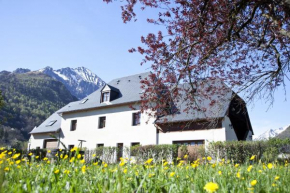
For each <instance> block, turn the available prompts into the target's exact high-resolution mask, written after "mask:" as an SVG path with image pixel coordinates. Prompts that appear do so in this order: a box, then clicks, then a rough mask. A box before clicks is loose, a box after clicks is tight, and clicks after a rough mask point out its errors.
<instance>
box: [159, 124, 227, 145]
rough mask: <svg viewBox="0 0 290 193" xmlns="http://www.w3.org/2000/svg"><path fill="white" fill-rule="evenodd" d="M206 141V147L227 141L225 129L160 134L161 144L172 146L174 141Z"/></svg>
mask: <svg viewBox="0 0 290 193" xmlns="http://www.w3.org/2000/svg"><path fill="white" fill-rule="evenodd" d="M187 140H204V141H205V145H207V144H208V143H209V142H212V141H225V140H226V138H225V129H224V128H218V129H207V130H195V131H180V132H168V133H159V144H172V143H173V141H187Z"/></svg>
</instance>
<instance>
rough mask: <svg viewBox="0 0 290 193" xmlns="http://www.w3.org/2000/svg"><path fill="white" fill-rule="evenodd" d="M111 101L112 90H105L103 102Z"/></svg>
mask: <svg viewBox="0 0 290 193" xmlns="http://www.w3.org/2000/svg"><path fill="white" fill-rule="evenodd" d="M108 101H110V92H103V93H102V102H108Z"/></svg>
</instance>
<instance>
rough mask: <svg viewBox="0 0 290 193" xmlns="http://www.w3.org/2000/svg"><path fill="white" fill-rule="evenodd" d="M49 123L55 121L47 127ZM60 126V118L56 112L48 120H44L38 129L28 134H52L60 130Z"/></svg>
mask: <svg viewBox="0 0 290 193" xmlns="http://www.w3.org/2000/svg"><path fill="white" fill-rule="evenodd" d="M51 121H55V123H54V124H53V125H51V126H50V125H49V123H50V122H51ZM60 124H61V117H60V116H59V114H57V112H55V113H53V114H52V115H51V116H50V117H48V119H46V120H45V121H44V122H43V123H41V125H39V126H38V127H35V128H34V129H33V130H32V131H31V132H30V134H36V133H54V132H57V131H58V130H59V129H60Z"/></svg>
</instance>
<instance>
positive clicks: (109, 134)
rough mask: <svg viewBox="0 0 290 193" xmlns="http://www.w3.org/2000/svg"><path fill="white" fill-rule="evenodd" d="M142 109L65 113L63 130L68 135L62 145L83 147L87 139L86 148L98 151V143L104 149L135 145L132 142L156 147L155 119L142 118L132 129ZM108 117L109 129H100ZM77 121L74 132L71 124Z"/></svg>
mask: <svg viewBox="0 0 290 193" xmlns="http://www.w3.org/2000/svg"><path fill="white" fill-rule="evenodd" d="M134 112H138V110H132V109H130V108H129V107H128V105H124V106H119V107H113V108H112V107H111V108H102V109H99V110H93V111H86V112H78V113H73V114H64V115H63V120H62V123H61V129H62V132H63V135H64V138H63V139H62V142H64V143H65V144H66V145H67V146H68V145H75V146H78V145H79V141H78V140H79V139H82V140H86V142H84V143H83V147H86V148H88V149H94V148H96V145H97V144H104V146H116V145H117V143H123V145H124V146H131V143H135V142H139V143H140V144H141V145H148V144H156V128H155V126H154V124H153V123H152V122H153V119H150V120H149V122H148V124H146V121H147V120H148V117H147V116H146V115H145V114H142V115H141V124H140V125H139V126H132V117H133V116H132V114H133V113H134ZM102 116H106V127H105V128H102V129H99V128H98V126H99V117H102ZM72 120H77V129H76V130H75V131H70V127H71V121H72Z"/></svg>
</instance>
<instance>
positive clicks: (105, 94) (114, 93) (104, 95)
mask: <svg viewBox="0 0 290 193" xmlns="http://www.w3.org/2000/svg"><path fill="white" fill-rule="evenodd" d="M119 93H120V91H119V90H118V89H117V88H115V87H113V86H110V85H108V84H107V85H106V86H104V88H103V89H102V90H101V97H100V98H101V99H100V102H101V103H105V102H111V101H113V100H115V99H117V98H118V96H119Z"/></svg>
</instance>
